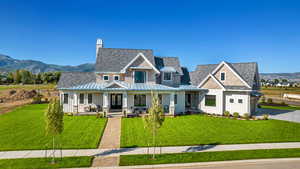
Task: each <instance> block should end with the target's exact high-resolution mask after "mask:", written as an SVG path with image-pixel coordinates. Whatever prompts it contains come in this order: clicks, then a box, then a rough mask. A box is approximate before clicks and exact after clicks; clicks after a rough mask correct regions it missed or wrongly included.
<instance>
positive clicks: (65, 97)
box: [64, 93, 69, 104]
mask: <svg viewBox="0 0 300 169" xmlns="http://www.w3.org/2000/svg"><path fill="white" fill-rule="evenodd" d="M68 101H69V94H67V93H65V94H64V104H68Z"/></svg>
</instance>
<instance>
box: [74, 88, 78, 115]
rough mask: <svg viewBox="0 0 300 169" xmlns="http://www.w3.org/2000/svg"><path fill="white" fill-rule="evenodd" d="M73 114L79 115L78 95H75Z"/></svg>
mask: <svg viewBox="0 0 300 169" xmlns="http://www.w3.org/2000/svg"><path fill="white" fill-rule="evenodd" d="M73 112H77V113H78V93H76V92H75V93H74V103H73Z"/></svg>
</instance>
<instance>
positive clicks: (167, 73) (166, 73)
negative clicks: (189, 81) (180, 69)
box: [164, 72, 171, 80]
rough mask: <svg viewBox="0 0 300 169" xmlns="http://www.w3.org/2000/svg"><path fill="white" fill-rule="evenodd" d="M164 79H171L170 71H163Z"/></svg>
mask: <svg viewBox="0 0 300 169" xmlns="http://www.w3.org/2000/svg"><path fill="white" fill-rule="evenodd" d="M164 80H171V73H170V72H165V73H164Z"/></svg>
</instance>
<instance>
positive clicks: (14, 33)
mask: <svg viewBox="0 0 300 169" xmlns="http://www.w3.org/2000/svg"><path fill="white" fill-rule="evenodd" d="M0 11H1V12H0V53H3V54H7V55H10V56H12V57H14V58H17V59H33V60H40V61H43V62H46V63H52V64H60V65H78V64H82V63H86V62H91V63H93V62H94V61H95V42H96V38H102V39H103V40H104V45H105V47H109V48H114V47H116V48H147V49H149V48H150V49H153V50H154V52H155V54H156V55H158V56H178V57H179V58H180V61H181V64H182V65H184V66H187V67H188V68H189V70H193V69H194V68H195V66H196V65H197V64H209V63H219V62H220V61H222V60H225V61H228V62H248V61H256V62H258V63H259V68H260V72H300V69H299V67H300V66H299V63H300V19H299V18H300V1H298V2H297V1H288V0H282V1H277V0H269V1H263V0H258V1H255V0H251V1H246V0H239V1H233V0H227V1H225V0H224V1H221V0H220V1H215V0H207V1H204V0H203V1H202V0H196V1H189V0H186V1H175V0H172V1H167V0H148V1H147V0H136V1H134V0H126V1H125V0H123V1H113V0H111V1H108V0H107V1H101V0H96V1H88V0H73V1H71V0H70V1H68V0H51V1H47V2H46V1H42V0H36V1H31V0H24V1H21V0H20V1H15V0H1V1H0Z"/></svg>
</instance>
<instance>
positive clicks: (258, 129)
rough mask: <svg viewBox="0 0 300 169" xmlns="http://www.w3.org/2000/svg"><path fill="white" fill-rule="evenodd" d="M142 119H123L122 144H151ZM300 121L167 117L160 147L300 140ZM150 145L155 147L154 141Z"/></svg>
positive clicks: (159, 134)
mask: <svg viewBox="0 0 300 169" xmlns="http://www.w3.org/2000/svg"><path fill="white" fill-rule="evenodd" d="M143 126H144V125H143V121H142V119H141V118H123V119H122V135H121V146H122V147H136V146H138V147H143V146H148V142H149V143H151V139H152V137H151V135H150V134H149V133H148V132H146V131H145V130H144V127H143ZM299 131H300V124H299V123H293V122H286V121H280V120H234V119H228V118H222V117H209V116H206V115H189V116H178V117H175V118H171V117H170V118H166V119H165V122H164V124H163V126H162V128H161V129H160V130H159V132H158V136H157V146H183V145H198V144H242V143H268V142H293V141H294V142H295V141H300V132H299ZM149 146H152V145H151V144H150V145H149Z"/></svg>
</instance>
